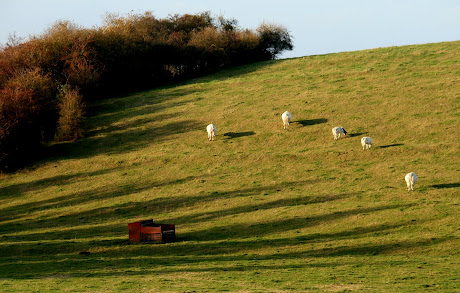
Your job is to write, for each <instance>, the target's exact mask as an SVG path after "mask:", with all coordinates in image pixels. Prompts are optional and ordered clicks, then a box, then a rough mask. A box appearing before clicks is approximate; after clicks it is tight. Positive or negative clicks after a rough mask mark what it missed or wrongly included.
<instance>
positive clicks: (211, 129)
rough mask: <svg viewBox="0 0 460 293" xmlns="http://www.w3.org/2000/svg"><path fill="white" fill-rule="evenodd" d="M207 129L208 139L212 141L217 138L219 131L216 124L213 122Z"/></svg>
mask: <svg viewBox="0 0 460 293" xmlns="http://www.w3.org/2000/svg"><path fill="white" fill-rule="evenodd" d="M206 131H207V132H208V139H209V140H210V141H213V140H214V139H215V138H216V133H217V129H216V126H215V125H214V124H212V123H211V124H209V125H208V126H207V127H206Z"/></svg>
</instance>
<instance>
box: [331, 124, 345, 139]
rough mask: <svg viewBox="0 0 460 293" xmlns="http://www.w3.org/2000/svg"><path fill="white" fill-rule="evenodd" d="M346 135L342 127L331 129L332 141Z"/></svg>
mask: <svg viewBox="0 0 460 293" xmlns="http://www.w3.org/2000/svg"><path fill="white" fill-rule="evenodd" d="M345 134H347V131H346V130H345V128H343V127H342V126H338V127H334V128H332V135H333V136H334V139H335V140H337V139H339V138H341V137H342V135H345Z"/></svg>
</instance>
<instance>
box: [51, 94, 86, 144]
mask: <svg viewBox="0 0 460 293" xmlns="http://www.w3.org/2000/svg"><path fill="white" fill-rule="evenodd" d="M83 108H84V104H83V101H82V96H81V95H80V93H79V92H78V90H77V89H71V88H70V87H69V86H64V87H63V88H62V92H61V100H60V102H59V121H58V130H57V136H56V138H57V139H58V140H60V141H64V140H76V139H79V138H80V137H81V135H82V129H81V125H82V123H83Z"/></svg>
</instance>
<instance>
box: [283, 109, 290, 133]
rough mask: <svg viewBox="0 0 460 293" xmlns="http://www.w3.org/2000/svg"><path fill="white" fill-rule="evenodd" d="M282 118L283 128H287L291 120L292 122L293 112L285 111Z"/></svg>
mask: <svg viewBox="0 0 460 293" xmlns="http://www.w3.org/2000/svg"><path fill="white" fill-rule="evenodd" d="M281 119H282V120H283V128H284V129H287V128H288V126H289V122H291V120H292V116H291V113H289V112H288V111H286V112H284V113H283V114H282V115H281Z"/></svg>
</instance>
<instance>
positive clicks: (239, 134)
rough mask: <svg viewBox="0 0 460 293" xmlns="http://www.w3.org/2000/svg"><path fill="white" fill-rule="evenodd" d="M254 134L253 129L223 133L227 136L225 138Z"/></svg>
mask: <svg viewBox="0 0 460 293" xmlns="http://www.w3.org/2000/svg"><path fill="white" fill-rule="evenodd" d="M254 134H256V133H255V132H254V131H245V132H227V133H224V136H228V138H227V139H232V138H238V137H243V136H250V135H254Z"/></svg>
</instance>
